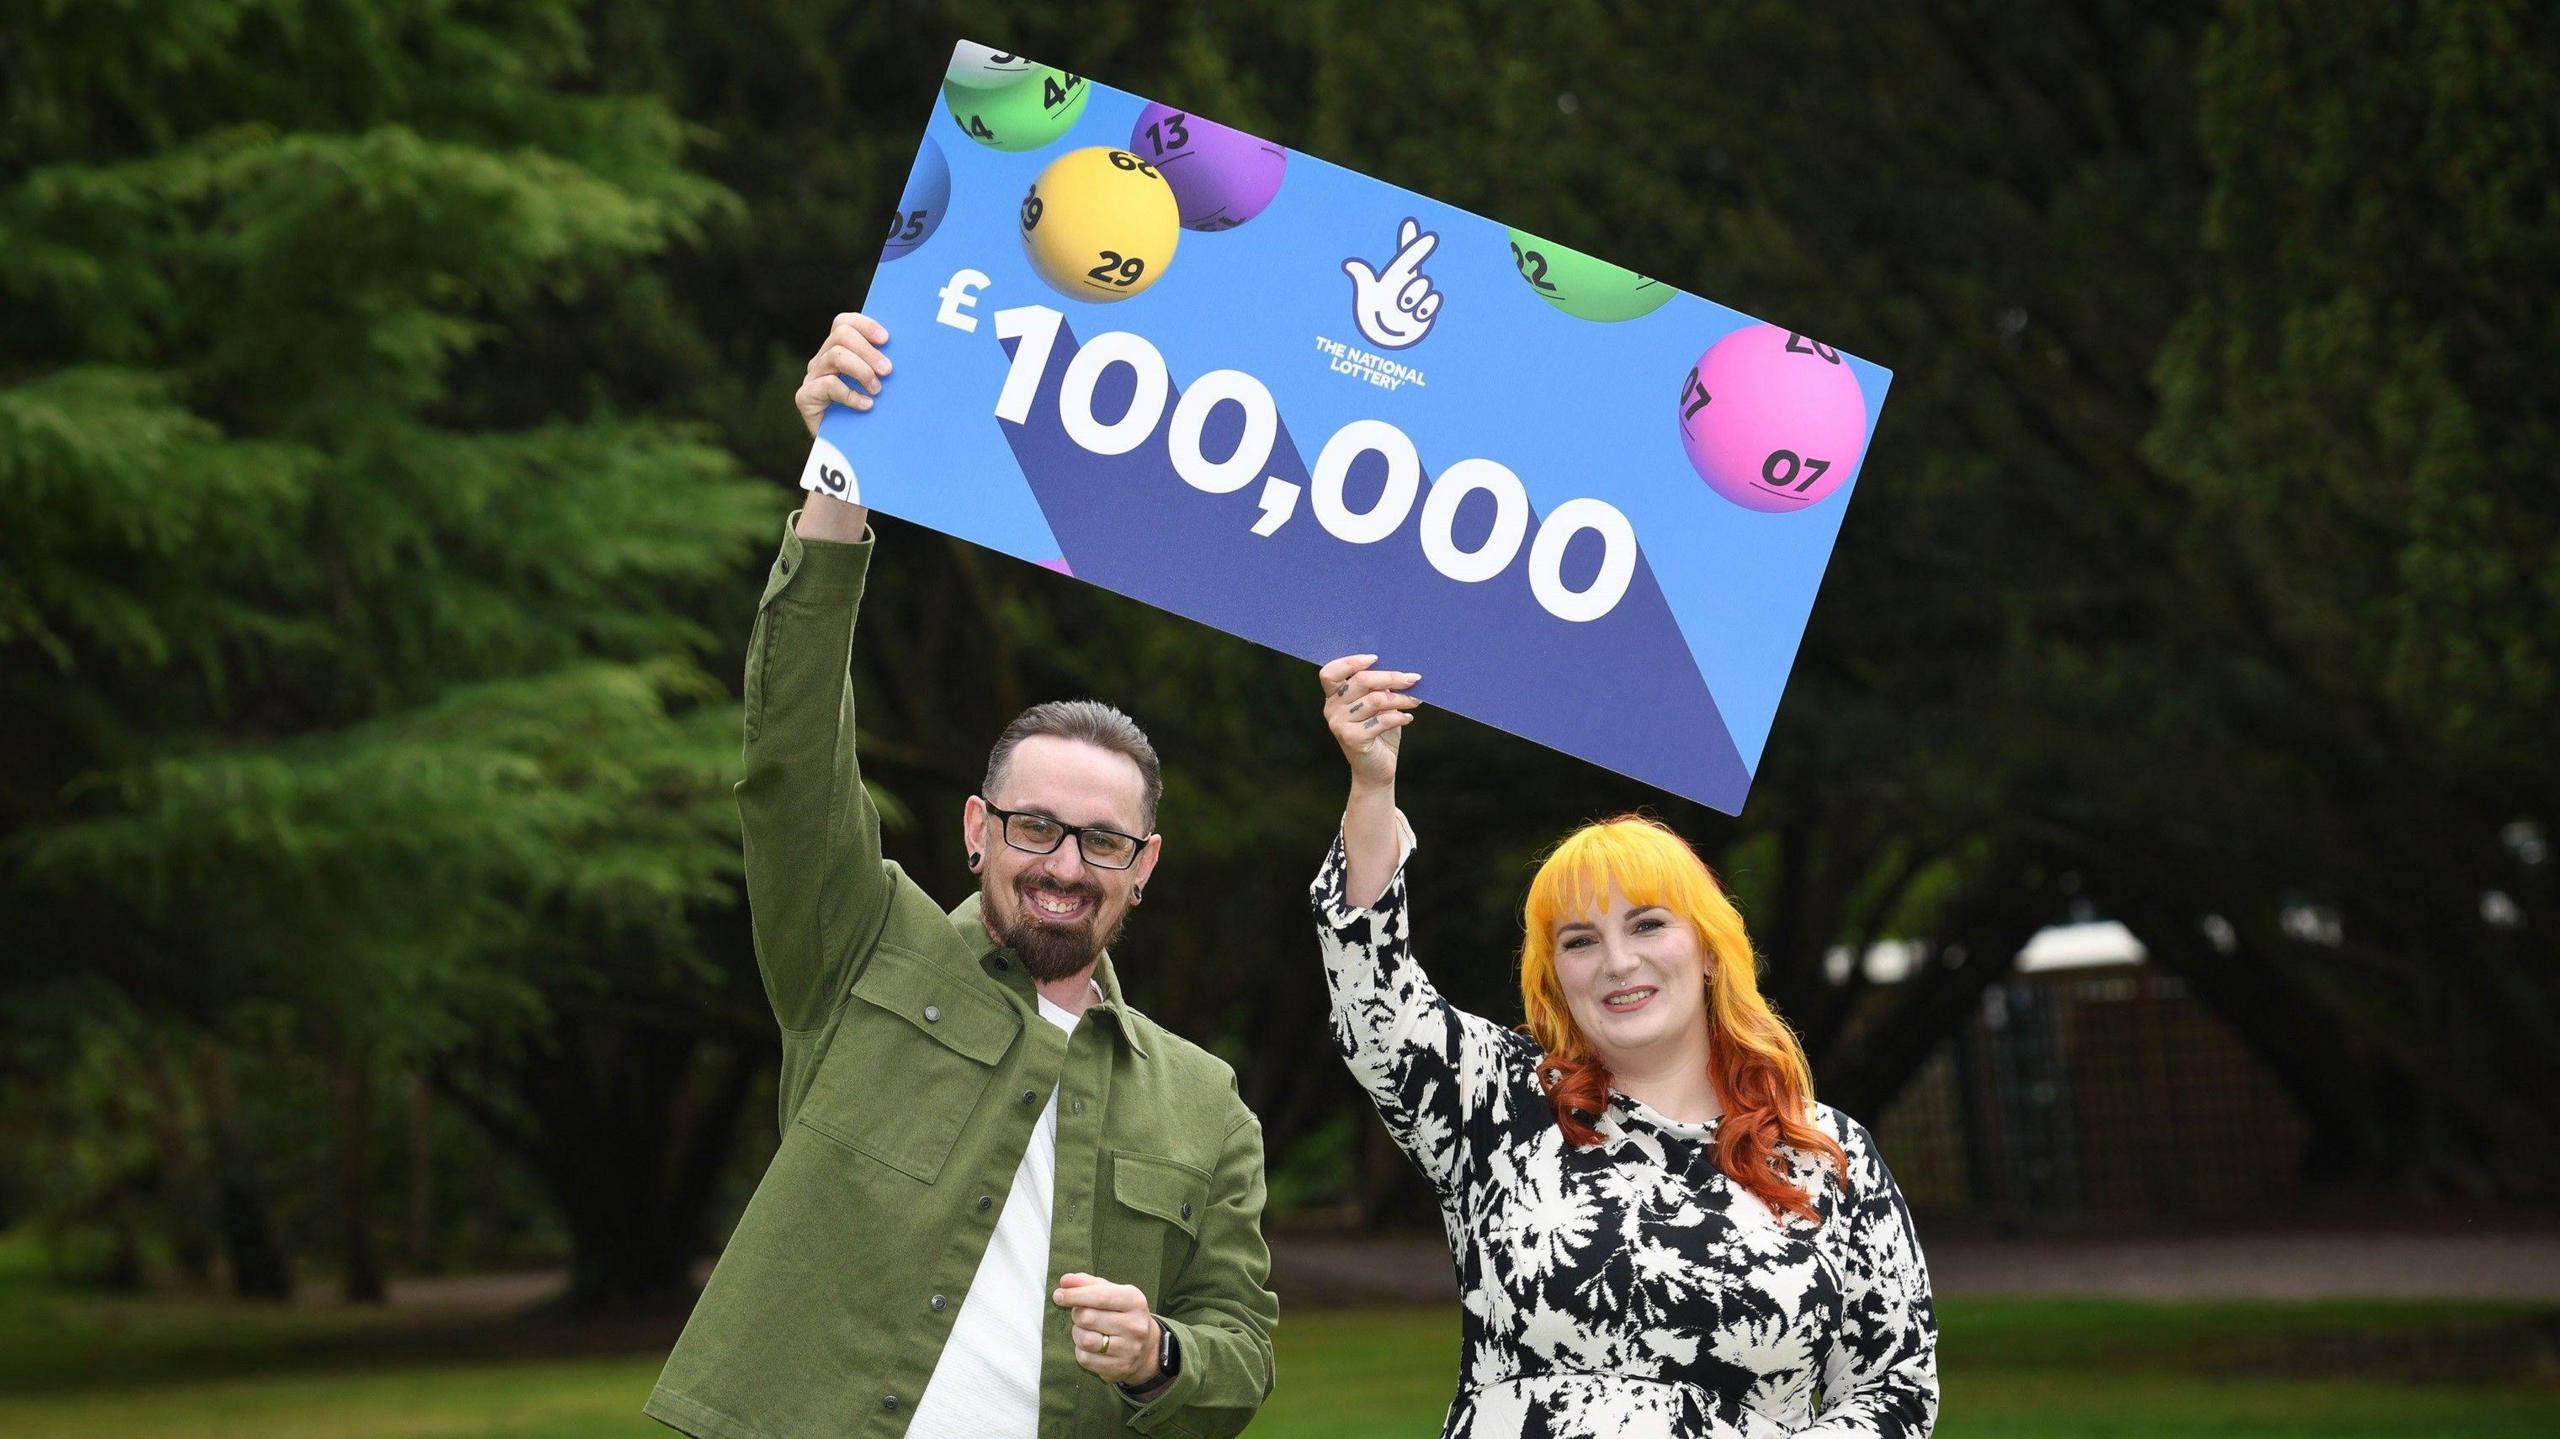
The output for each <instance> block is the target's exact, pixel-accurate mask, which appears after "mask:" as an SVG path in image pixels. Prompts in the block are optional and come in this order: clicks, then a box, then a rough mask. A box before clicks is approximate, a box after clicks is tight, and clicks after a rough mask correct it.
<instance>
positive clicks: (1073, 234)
mask: <svg viewBox="0 0 2560 1439" xmlns="http://www.w3.org/2000/svg"><path fill="white" fill-rule="evenodd" d="M863 308H864V309H865V310H867V311H868V312H869V313H870V314H872V315H873V316H874V317H876V318H878V319H879V320H880V321H881V323H883V324H885V325H886V326H888V328H889V331H890V335H891V340H890V345H889V354H890V357H891V358H892V359H893V360H894V361H895V362H897V373H896V376H895V378H894V380H893V384H894V385H895V386H896V387H897V396H896V403H894V404H891V405H887V406H883V407H882V408H880V409H879V410H877V411H873V412H868V413H861V412H856V411H854V410H851V409H848V408H842V407H839V408H836V409H834V410H831V411H830V412H829V413H828V415H827V418H826V421H825V423H824V424H823V426H822V427H821V429H820V431H819V438H818V443H817V444H816V446H815V447H814V448H813V450H812V452H811V454H810V458H809V464H808V467H807V469H806V471H805V473H804V475H803V477H802V485H803V486H804V487H805V488H808V489H811V490H816V491H819V492H821V493H826V494H832V495H837V496H840V497H844V498H848V499H856V500H859V501H860V502H862V503H864V504H868V505H871V506H874V507H877V508H879V509H882V510H885V511H887V512H889V513H891V514H895V515H899V516H901V517H903V518H906V519H909V520H912V521H915V522H917V523H919V524H924V525H928V526H931V527H933V528H935V529H938V530H942V531H944V532H946V533H948V534H953V535H958V536H960V537H962V538H964V539H968V540H972V541H974V542H976V543H978V544H981V545H986V546H989V547H992V548H994V549H999V550H1002V551H1004V552H1006V553H1007V554H1011V555H1014V556H1017V557H1019V558H1021V559H1024V560H1028V561H1031V562H1033V563H1035V564H1043V565H1046V566H1048V567H1049V568H1051V569H1055V570H1058V571H1060V572H1062V573H1066V574H1072V575H1074V576H1075V577H1076V578H1078V579H1082V580H1086V581H1090V582H1091V583H1094V584H1098V585H1101V586H1103V587H1105V588H1107V589H1112V590H1116V591H1118V592H1120V593H1122V594H1125V595H1129V596H1131V597H1133V598H1136V599H1140V600H1144V601H1146V602H1147V603H1149V604H1152V605H1157V606H1160V607H1162V608H1164V609H1168V610H1172V611H1174V612H1175V613H1178V614H1183V615H1188V616H1190V617H1192V618H1194V619H1198V620H1202V621H1205V622H1207V623H1209V624H1212V625H1216V626H1218V627H1219V628H1221V629H1224V630H1227V631H1230V632H1232V633H1234V634H1238V635H1242V636H1244V637H1246V638H1248V639H1252V640H1256V641H1259V642H1261V643H1263V644H1266V645H1270V646H1272V647H1273V648H1276V649H1280V650H1285V651H1287V652H1288V653H1290V654H1293V655H1296V656H1298V657H1299V658H1301V659H1305V660H1310V661H1317V662H1321V661H1324V660H1329V659H1332V658H1334V657H1336V656H1338V655H1344V654H1353V653H1372V654H1377V655H1380V656H1382V657H1383V660H1382V662H1383V663H1384V664H1386V665H1389V666H1391V667H1394V668H1398V669H1408V670H1417V671H1420V672H1421V673H1422V675H1423V676H1424V679H1423V682H1422V684H1421V686H1419V687H1418V688H1417V690H1416V693H1417V694H1418V695H1419V696H1421V697H1422V698H1424V699H1425V700H1427V701H1428V702H1430V703H1432V704H1434V705H1437V706H1440V707H1443V708H1447V709H1452V710H1457V711H1459V712H1461V713H1464V714H1468V715H1472V716H1474V717H1476V718H1478V719H1481V720H1484V721H1486V722H1488V723H1491V724H1495V725H1498V726H1500V727H1502V728H1504V729H1506V730H1509V731H1511V732H1513V733H1515V734H1519V735H1523V736H1526V737H1527V738H1529V739H1533V740H1536V741H1539V742H1540V743H1543V744H1547V745H1551V746H1553V747H1555V748H1557V749H1560V750H1564V751H1566V752H1568V753H1571V754H1576V755H1580V756H1582V757H1584V758H1586V759H1589V760H1592V761H1595V762H1597V763H1599V764H1603V765H1606V766H1608V767H1609V768H1611V769H1614V770H1618V771H1620V772H1621V773H1624V774H1628V775H1632V776H1635V777H1636V778H1638V779H1642V780H1645V781H1647V782H1649V783H1652V784H1655V785H1658V786H1660V787H1661V788H1663V789H1666V790H1670V791H1673V792H1675V793H1678V794H1683V795H1687V796H1690V797H1692V798H1694V799H1698V800H1701V801H1703V802H1705V803H1707V804H1710V805H1713V806H1715V807H1716V808H1718V809H1722V810H1725V811H1728V812H1736V811H1739V809H1740V808H1741V805H1742V800H1743V796H1744V794H1745V793H1746V792H1747V791H1748V790H1749V788H1750V783H1751V774H1752V771H1753V770H1754V769H1755V768H1756V767H1757V765H1758V763H1759V758H1760V753H1761V749H1762V747H1763V745H1764V744H1765V742H1766V741H1767V739H1768V734H1769V726H1770V721H1771V719H1772V717H1773V716H1774V714H1775V712H1776V710H1777V705H1778V695H1779V692H1780V690H1781V688H1782V687H1783V686H1784V684H1785V682H1786V676H1787V670H1788V667H1789V666H1790V664H1792V663H1793V660H1794V657H1795V651H1796V645H1797V642H1798V640H1799V639H1800V638H1801V637H1802V635H1803V632H1804V625H1805V619H1806V616H1807V615H1808V614H1809V612H1810V611H1811V609H1812V605H1813V598H1814V592H1815V590H1816V588H1817V587H1818V586H1819V585H1820V583H1821V580H1822V571H1823V566H1824V564H1825V563H1826V562H1827V561H1828V559H1829V558H1830V554H1831V547H1832V541H1833V539H1834V538H1835V537H1836V536H1837V535H1838V533H1839V529H1840V519H1841V515H1842V513H1843V512H1844V511H1845V509H1846V507H1847V504H1848V500H1849V495H1850V491H1851V490H1852V489H1853V488H1854V487H1855V485H1856V482H1857V474H1858V465H1859V460H1860V458H1861V456H1862V455H1863V454H1864V452H1865V449H1866V441H1867V436H1868V435H1869V434H1870V433H1872V431H1873V429H1874V425H1875V419H1876V414H1877V411H1878V409H1879V407H1880V406H1881V405H1882V403H1883V400H1884V392H1885V386H1886V383H1887V382H1888V380H1889V379H1890V378H1891V377H1890V376H1889V375H1888V374H1887V373H1886V372H1885V371H1883V370H1881V369H1878V368H1877V367H1876V366H1874V365H1871V364H1868V363H1867V362H1865V361H1863V360H1860V359H1857V358H1855V357H1854V356H1850V355H1844V354H1841V353H1839V352H1838V351H1836V350H1834V349H1833V348H1831V347H1830V346H1828V345H1825V344H1823V343H1821V342H1820V341H1818V340H1816V339H1814V338H1813V337H1811V336H1808V335H1802V334H1797V333H1794V332H1792V331H1790V330H1788V329H1787V328H1786V327H1785V326H1784V325H1783V324H1768V323H1763V322H1760V321H1758V320H1754V319H1752V318H1751V317H1749V316H1746V315H1742V314H1738V313H1736V312H1734V311H1732V310H1729V309H1726V308H1725V307H1723V306H1721V305H1718V304H1715V303H1714V302H1712V301H1709V300H1703V299H1699V298H1698V297H1696V296H1694V295H1688V294H1684V293H1681V292H1680V291H1678V290H1675V289H1673V288H1672V287H1670V286H1668V285H1664V284H1660V283H1658V282H1656V281H1653V280H1649V279H1646V278H1644V277H1642V276H1639V275H1636V274H1633V273H1631V272H1629V271H1626V270H1623V269H1620V268H1618V267H1616V266H1614V265H1610V264H1607V263H1605V262H1603V261H1601V260H1598V259H1595V258H1593V257H1591V256H1588V255H1584V254H1581V253H1578V252H1576V251H1573V250H1570V249H1567V248H1565V247H1563V246H1561V245H1557V244H1553V243H1551V242H1549V241H1547V240H1544V239H1541V238H1539V237H1538V236H1535V235H1530V234H1526V233H1523V232H1521V231H1519V230H1514V229H1506V228H1505V227H1503V226H1501V225H1497V224H1495V223H1493V222H1492V221H1490V220H1486V219H1483V218H1480V217H1478V216H1476V215H1473V214H1470V213H1468V212H1467V211H1464V210H1460V209H1457V208H1455V207H1452V206H1450V205H1446V204H1443V203H1441V202H1440V201H1437V200H1433V199H1431V198H1429V197H1427V196H1423V195H1417V194H1415V193H1413V192H1411V191H1409V190H1401V189H1397V188H1396V187H1394V186H1392V185H1386V184H1381V183H1380V182H1378V181H1375V180H1372V179H1369V178H1367V177H1365V176H1362V175H1358V174H1354V173H1353V172H1351V171H1349V170H1345V169H1342V168H1341V167H1339V166H1335V165H1329V164H1326V163H1325V162H1323V161H1321V160H1317V159H1314V158H1311V157H1309V156H1306V155H1301V154H1293V153H1290V152H1288V151H1287V150H1284V149H1283V148H1282V147H1281V146H1279V145H1277V144H1274V143H1272V142H1270V141H1268V140H1264V139H1261V138H1258V137H1256V136H1253V135H1248V134H1244V133H1241V132H1239V131H1236V130H1233V129H1229V128H1226V127H1224V126H1221V125H1219V124H1217V123H1215V122H1214V121H1212V120H1210V119H1208V118H1207V117H1206V116H1204V115H1202V114H1200V113H1199V112H1197V111H1193V110H1188V109H1177V108H1175V107H1172V106H1169V105H1163V104H1150V103H1149V102H1147V101H1145V100H1142V99H1140V98H1138V97H1137V96H1134V95H1128V94H1123V93H1121V92H1120V91H1117V90H1112V89H1110V88H1108V87H1106V86H1102V85H1097V84H1094V83H1092V82H1091V81H1089V80H1086V79H1083V78H1081V77H1078V76H1075V75H1071V74H1067V73H1065V72H1063V71H1060V70H1057V69H1053V68H1050V67H1048V66H1043V65H1039V64H1036V63H1033V62H1031V61H1029V60H1026V59H1023V58H1022V57H1019V56H1014V55H1008V54H1002V53H998V52H995V51H991V50H988V49H986V48H985V47H983V46H977V45H971V44H965V43H964V44H963V45H961V46H960V47H959V50H958V51H957V53H956V54H955V56H954V59H953V61H952V65H951V69H950V72H949V74H948V76H947V78H946V80H945V83H944V85H943V89H942V95H941V97H940V102H939V103H938V104H937V105H936V106H935V108H934V111H933V115H932V118H931V120H930V121H929V122H928V124H927V126H926V131H925V138H924V143H923V144H922V145H921V146H920V147H919V149H918V151H917V155H916V163H915V168H914V170H913V171H912V173H911V174H910V176H909V178H908V182H907V186H906V189H905V192H904V193H903V194H902V195H901V196H900V198H899V201H898V207H897V211H896V214H895V215H894V216H893V217H892V223H891V225H890V226H889V236H888V242H887V245H886V247H885V248H884V249H883V250H882V252H881V264H880V268H879V272H878V276H877V278H876V279H875V280H874V281H873V283H872V287H871V293H870V295H869V297H868V298H867V299H866V300H865V301H864V302H863Z"/></svg>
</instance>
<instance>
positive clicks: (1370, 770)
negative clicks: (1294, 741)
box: [1316, 655, 1422, 909]
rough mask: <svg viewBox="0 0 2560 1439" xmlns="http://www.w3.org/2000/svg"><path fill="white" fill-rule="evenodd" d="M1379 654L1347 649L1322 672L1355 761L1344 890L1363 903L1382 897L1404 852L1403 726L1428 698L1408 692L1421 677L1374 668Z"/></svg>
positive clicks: (1332, 723) (1337, 738) (1332, 720)
mask: <svg viewBox="0 0 2560 1439" xmlns="http://www.w3.org/2000/svg"><path fill="white" fill-rule="evenodd" d="M1377 662H1378V657H1377V656H1376V655H1344V656H1343V657H1342V658H1340V659H1338V660H1335V661H1334V662H1333V663H1331V664H1329V665H1326V666H1325V667H1324V668H1323V669H1321V670H1318V671H1316V677H1317V678H1318V679H1320V680H1322V681H1323V682H1324V722H1325V725H1326V726H1327V727H1328V728H1330V729H1331V730H1332V731H1333V742H1334V743H1335V744H1338V745H1340V746H1342V757H1343V758H1344V759H1346V760H1349V761H1350V762H1351V800H1350V803H1348V804H1346V805H1344V806H1343V809H1342V844H1343V853H1344V859H1345V864H1346V868H1345V872H1344V874H1343V890H1344V894H1345V896H1346V897H1347V898H1348V899H1349V900H1350V902H1351V903H1352V904H1353V905H1354V906H1356V907H1358V908H1361V909H1366V908H1368V907H1369V906H1370V905H1373V904H1376V903H1377V902H1378V897H1379V896H1380V895H1381V894H1384V893H1385V892H1386V888H1387V881H1389V880H1390V879H1392V878H1394V877H1395V872H1396V865H1397V864H1398V863H1399V862H1400V861H1401V859H1402V858H1403V840H1402V835H1401V829H1402V826H1401V825H1400V824H1399V823H1398V822H1397V820H1396V760H1397V759H1398V757H1399V750H1400V749H1401V747H1402V745H1403V743H1404V727H1405V726H1406V725H1409V724H1411V723H1413V713H1414V711H1416V710H1418V709H1420V708H1422V701H1420V700H1418V699H1415V698H1414V697H1413V696H1411V695H1409V694H1406V693H1405V691H1406V690H1409V689H1411V688H1413V685H1414V682H1415V681H1417V680H1419V679H1421V678H1422V676H1420V675H1418V674H1413V673H1410V672H1408V671H1405V670H1380V669H1371V668H1370V666H1371V665H1374V664H1376V663H1377Z"/></svg>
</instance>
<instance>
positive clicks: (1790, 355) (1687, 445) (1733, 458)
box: [1679, 325, 1867, 514]
mask: <svg viewBox="0 0 2560 1439" xmlns="http://www.w3.org/2000/svg"><path fill="white" fill-rule="evenodd" d="M1679 415H1680V444H1681V446H1682V448H1684V449H1686V450H1687V451H1688V452H1689V463H1690V464H1692V465H1695V466H1697V469H1698V474H1699V475H1700V476H1701V477H1703V478H1704V479H1705V480H1706V482H1707V484H1708V485H1709V486H1710V487H1711V488H1713V489H1714V490H1715V492H1716V493H1717V494H1720V495H1722V496H1724V497H1725V498H1726V499H1728V500H1731V501H1733V502H1734V503H1735V504H1737V505H1740V506H1742V507H1744V508H1745V509H1752V510H1761V511H1764V512H1767V513H1771V514H1783V513H1785V512H1787V511H1789V510H1802V509H1808V508H1811V507H1812V506H1814V505H1817V504H1820V503H1821V502H1822V501H1823V500H1824V498H1826V497H1827V496H1829V495H1830V493H1831V492H1832V491H1833V490H1836V489H1838V488H1840V484H1841V482H1842V481H1843V480H1846V479H1848V478H1849V476H1850V474H1851V473H1852V472H1853V471H1855V470H1856V469H1857V468H1858V457H1859V456H1860V455H1861V454H1863V453H1864V452H1865V451H1866V447H1867V401H1866V396H1865V395H1864V394H1863V393H1862V392H1861V391H1860V390H1859V388H1858V376H1857V374H1856V372H1854V371H1852V370H1851V369H1850V368H1849V366H1848V363H1847V362H1846V361H1844V360H1842V359H1841V358H1840V353H1839V352H1838V351H1837V350H1834V349H1832V348H1831V347H1830V346H1829V345H1825V344H1822V343H1820V342H1818V341H1816V340H1813V339H1811V338H1809V337H1807V336H1804V335H1798V334H1793V333H1790V332H1789V331H1786V330H1781V329H1779V328H1778V327H1777V326H1775V325H1752V326H1749V327H1747V328H1745V329H1740V330H1736V331H1734V332H1733V333H1732V334H1730V335H1727V336H1725V337H1724V338H1723V339H1721V340H1718V341H1716V342H1715V344H1714V345H1712V346H1711V347H1709V348H1708V350H1707V352H1706V353H1705V354H1704V355H1701V356H1699V357H1698V363H1697V364H1695V365H1693V366H1691V367H1690V369H1689V375H1688V378H1687V379H1685V380H1683V381H1681V384H1680V408H1679Z"/></svg>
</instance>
